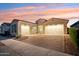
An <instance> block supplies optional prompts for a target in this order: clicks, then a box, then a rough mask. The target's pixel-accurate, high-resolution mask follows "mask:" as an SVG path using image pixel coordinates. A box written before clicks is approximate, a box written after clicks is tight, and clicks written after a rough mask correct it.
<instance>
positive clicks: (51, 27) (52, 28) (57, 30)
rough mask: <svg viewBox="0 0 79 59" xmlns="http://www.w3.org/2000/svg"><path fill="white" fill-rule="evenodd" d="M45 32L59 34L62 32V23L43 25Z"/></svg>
mask: <svg viewBox="0 0 79 59" xmlns="http://www.w3.org/2000/svg"><path fill="white" fill-rule="evenodd" d="M45 34H53V35H61V34H64V25H60V24H59V25H48V26H46V27H45Z"/></svg>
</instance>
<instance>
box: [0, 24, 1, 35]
mask: <svg viewBox="0 0 79 59" xmlns="http://www.w3.org/2000/svg"><path fill="white" fill-rule="evenodd" d="M0 34H1V25H0Z"/></svg>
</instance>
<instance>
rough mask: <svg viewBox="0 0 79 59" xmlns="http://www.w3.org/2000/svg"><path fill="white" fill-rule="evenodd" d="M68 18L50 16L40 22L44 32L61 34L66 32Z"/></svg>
mask: <svg viewBox="0 0 79 59" xmlns="http://www.w3.org/2000/svg"><path fill="white" fill-rule="evenodd" d="M67 23H68V20H66V19H60V18H51V19H48V20H47V21H46V22H44V23H43V24H42V26H43V27H42V28H43V33H44V34H53V35H61V34H67Z"/></svg>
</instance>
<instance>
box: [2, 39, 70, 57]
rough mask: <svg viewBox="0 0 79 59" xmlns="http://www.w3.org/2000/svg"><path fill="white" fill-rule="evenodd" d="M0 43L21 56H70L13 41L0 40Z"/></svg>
mask: <svg viewBox="0 0 79 59" xmlns="http://www.w3.org/2000/svg"><path fill="white" fill-rule="evenodd" d="M1 42H2V43H3V44H5V45H6V46H7V47H9V48H10V49H12V50H13V51H15V52H16V53H17V54H18V55H21V56H70V55H69V54H65V53H61V52H58V51H54V50H49V49H45V48H41V47H38V46H34V45H30V44H27V43H24V42H21V41H16V40H13V39H7V40H2V41H1Z"/></svg>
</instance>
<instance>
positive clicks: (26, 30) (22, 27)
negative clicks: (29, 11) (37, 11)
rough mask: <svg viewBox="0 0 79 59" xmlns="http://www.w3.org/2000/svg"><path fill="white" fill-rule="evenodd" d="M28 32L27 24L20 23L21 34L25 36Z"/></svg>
mask: <svg viewBox="0 0 79 59" xmlns="http://www.w3.org/2000/svg"><path fill="white" fill-rule="evenodd" d="M28 34H30V27H29V26H28V25H21V35H22V36H26V35H28Z"/></svg>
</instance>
